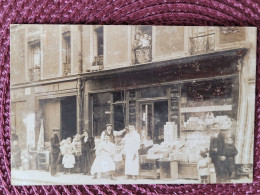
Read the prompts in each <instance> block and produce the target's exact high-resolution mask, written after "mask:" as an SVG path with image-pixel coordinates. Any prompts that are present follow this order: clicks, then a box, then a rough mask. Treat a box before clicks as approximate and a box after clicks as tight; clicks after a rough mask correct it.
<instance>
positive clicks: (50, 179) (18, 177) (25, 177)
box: [11, 170, 198, 185]
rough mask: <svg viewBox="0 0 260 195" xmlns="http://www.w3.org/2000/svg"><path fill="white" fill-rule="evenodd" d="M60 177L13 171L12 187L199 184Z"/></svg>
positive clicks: (61, 175)
mask: <svg viewBox="0 0 260 195" xmlns="http://www.w3.org/2000/svg"><path fill="white" fill-rule="evenodd" d="M57 175H58V176H51V174H50V173H49V172H46V171H37V170H26V171H24V170H12V173H11V177H12V180H11V181H12V185H55V184H56V185H74V184H75V185H88V184H89V185H93V184H102V185H103V184H190V183H198V180H185V179H178V180H158V179H157V180H153V179H137V180H132V179H126V178H125V177H116V178H115V180H110V179H92V176H87V175H82V174H79V173H74V174H69V175H64V174H63V173H58V174H57Z"/></svg>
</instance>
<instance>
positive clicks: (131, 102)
mask: <svg viewBox="0 0 260 195" xmlns="http://www.w3.org/2000/svg"><path fill="white" fill-rule="evenodd" d="M256 31H257V29H256V28H255V27H231V26H230V27H227V26H225V27H220V26H219V27H217V26H150V25H137V26H132V25H39V24H12V25H11V26H10V51H11V66H10V80H11V89H10V93H11V113H10V116H11V183H12V185H16V186H19V185H75V184H76V185H77V184H78V185H82V184H84V185H93V184H214V183H252V182H253V161H254V159H253V157H254V127H255V88H256V85H255V82H256Z"/></svg>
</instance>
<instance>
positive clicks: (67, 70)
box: [63, 62, 71, 76]
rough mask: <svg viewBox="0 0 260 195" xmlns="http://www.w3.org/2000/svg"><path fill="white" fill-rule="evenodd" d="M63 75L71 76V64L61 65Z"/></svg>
mask: <svg viewBox="0 0 260 195" xmlns="http://www.w3.org/2000/svg"><path fill="white" fill-rule="evenodd" d="M63 74H64V75H65V76H68V75H70V74H71V63H70V62H65V63H63Z"/></svg>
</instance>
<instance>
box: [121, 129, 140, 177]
mask: <svg viewBox="0 0 260 195" xmlns="http://www.w3.org/2000/svg"><path fill="white" fill-rule="evenodd" d="M124 141H125V146H124V152H125V156H126V160H125V174H126V175H138V174H139V155H138V149H139V148H140V135H139V134H138V133H137V132H136V131H133V132H130V133H128V134H126V136H125V137H124Z"/></svg>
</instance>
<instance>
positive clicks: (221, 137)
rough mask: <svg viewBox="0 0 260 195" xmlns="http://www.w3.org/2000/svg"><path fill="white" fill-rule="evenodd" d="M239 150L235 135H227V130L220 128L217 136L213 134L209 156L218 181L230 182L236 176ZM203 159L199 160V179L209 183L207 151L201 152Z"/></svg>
mask: <svg viewBox="0 0 260 195" xmlns="http://www.w3.org/2000/svg"><path fill="white" fill-rule="evenodd" d="M237 153H238V151H237V149H236V147H235V144H234V137H232V136H227V133H226V131H225V130H224V129H223V130H220V131H219V133H218V134H217V136H212V137H211V140H210V147H209V157H210V158H211V160H212V163H213V164H214V168H215V172H216V179H217V181H216V182H217V183H223V182H230V180H231V179H234V178H235V177H236V172H235V156H236V155H237ZM200 155H201V157H202V159H201V160H200V161H199V162H198V165H197V167H198V172H199V179H200V181H201V183H209V175H210V172H209V163H210V162H209V161H208V158H207V154H206V152H205V151H201V153H200Z"/></svg>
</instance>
